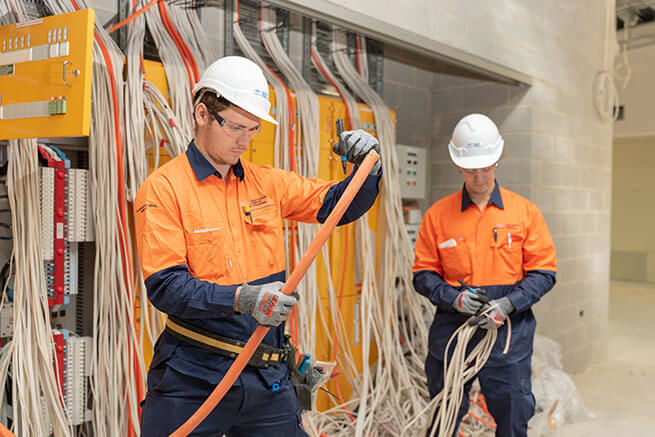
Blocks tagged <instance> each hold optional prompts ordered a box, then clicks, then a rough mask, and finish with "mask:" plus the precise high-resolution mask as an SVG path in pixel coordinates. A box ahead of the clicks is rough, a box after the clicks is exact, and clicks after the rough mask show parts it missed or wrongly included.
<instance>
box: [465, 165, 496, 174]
mask: <svg viewBox="0 0 655 437" xmlns="http://www.w3.org/2000/svg"><path fill="white" fill-rule="evenodd" d="M496 167H498V163H495V164H493V165H490V166H489V167H485V168H461V167H460V171H461V172H462V173H466V174H480V173H484V174H487V173H489V172H490V171H492V170H494V169H495V168H496Z"/></svg>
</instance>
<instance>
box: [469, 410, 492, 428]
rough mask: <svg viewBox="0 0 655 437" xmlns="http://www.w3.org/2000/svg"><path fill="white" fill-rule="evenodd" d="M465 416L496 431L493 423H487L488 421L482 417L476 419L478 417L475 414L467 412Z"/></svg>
mask: <svg viewBox="0 0 655 437" xmlns="http://www.w3.org/2000/svg"><path fill="white" fill-rule="evenodd" d="M467 414H468V415H469V416H471V417H472V418H474V419H475V420H479V421H480V422H482V423H484V424H486V425H489V426H490V427H492V428H493V429H496V424H495V423H491V422H489V421H488V420H485V419H483V418H482V417H478V416H476V415H475V414H473V413H472V412H470V411H469V412H468V413H467Z"/></svg>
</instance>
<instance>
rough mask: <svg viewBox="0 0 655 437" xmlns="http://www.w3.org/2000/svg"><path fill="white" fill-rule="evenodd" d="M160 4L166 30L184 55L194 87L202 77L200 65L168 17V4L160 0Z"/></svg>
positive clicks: (185, 64)
mask: <svg viewBox="0 0 655 437" xmlns="http://www.w3.org/2000/svg"><path fill="white" fill-rule="evenodd" d="M158 6H159V13H160V15H161V18H162V21H163V23H164V27H165V28H166V31H167V32H168V34H169V35H170V36H171V38H172V39H173V42H174V43H175V45H176V46H177V50H178V51H179V52H180V55H181V56H182V61H184V66H185V68H186V70H187V75H188V76H189V82H191V84H192V85H191V88H193V85H194V84H195V83H196V82H198V79H199V77H200V74H199V73H198V66H197V65H196V63H195V60H194V59H193V56H191V53H190V52H189V48H188V47H187V46H186V44H185V43H184V41H183V40H182V37H180V34H179V33H177V30H176V29H175V27H174V26H173V23H171V20H170V18H169V17H168V11H167V10H166V4H165V3H164V2H163V1H161V0H160V1H159V3H158Z"/></svg>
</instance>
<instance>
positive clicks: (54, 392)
mask: <svg viewBox="0 0 655 437" xmlns="http://www.w3.org/2000/svg"><path fill="white" fill-rule="evenodd" d="M37 153H38V152H37V145H36V140H20V141H16V140H10V141H9V166H8V172H7V191H8V195H9V204H10V209H11V216H12V237H13V244H14V245H13V259H14V262H15V276H14V289H13V290H14V336H13V341H12V342H11V343H10V344H9V345H7V346H5V347H6V348H8V350H7V355H5V357H10V359H11V372H12V392H13V400H12V403H13V421H14V423H13V427H12V429H13V431H14V432H15V433H16V434H17V435H37V436H38V435H49V434H50V432H51V431H54V433H55V434H56V435H58V436H60V435H61V436H70V435H71V434H72V431H71V428H70V427H69V426H68V424H67V419H66V412H65V411H64V406H63V404H62V402H61V400H60V399H61V396H62V393H61V391H60V388H59V387H58V384H57V382H56V381H57V377H56V376H55V368H56V367H57V360H55V359H54V356H55V354H54V350H55V349H54V342H53V338H52V331H51V328H50V316H49V315H50V310H49V308H48V298H47V294H46V286H45V278H44V273H43V261H42V249H41V238H40V237H39V235H40V234H41V223H40V217H41V213H40V207H39V168H38V158H37ZM3 349H4V348H3ZM7 359H9V358H6V359H5V360H3V362H2V365H0V368H1V369H2V380H3V381H6V377H7V373H6V372H7V371H8V368H9V367H8V366H9V363H8V361H6V360H7ZM53 361H54V362H55V368H53ZM3 386H4V385H3ZM2 392H3V393H2V394H1V395H0V396H4V390H2ZM0 403H2V402H1V399H0Z"/></svg>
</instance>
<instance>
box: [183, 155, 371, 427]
mask: <svg viewBox="0 0 655 437" xmlns="http://www.w3.org/2000/svg"><path fill="white" fill-rule="evenodd" d="M379 158H380V157H379V155H378V154H377V153H375V151H371V152H369V153H368V155H366V158H365V159H364V162H362V165H361V166H360V167H359V169H357V172H356V173H355V175H354V176H353V178H352V180H351V181H350V183H349V184H348V186H347V187H346V190H345V191H344V193H343V194H342V195H341V198H340V199H339V201H338V202H337V204H336V206H335V207H334V209H333V210H332V212H331V213H330V215H329V216H328V218H327V219H326V220H325V223H324V224H323V226H322V227H321V229H320V230H319V231H318V233H317V234H316V237H314V240H312V242H311V244H310V245H309V247H308V248H307V251H306V252H305V254H304V255H303V257H302V258H301V259H300V262H298V265H297V266H296V268H295V269H294V270H293V272H291V275H289V279H288V280H287V282H285V284H284V286H283V287H282V290H281V291H282V292H283V293H285V294H287V295H290V294H291V293H293V291H294V290H295V289H296V286H297V285H298V283H299V282H300V280H301V279H302V277H303V275H304V274H305V273H306V272H307V270H308V269H309V267H310V266H311V264H312V262H313V261H314V259H315V258H316V256H317V255H318V253H319V252H320V250H321V247H322V246H323V245H324V244H325V242H326V241H327V239H328V238H329V237H330V234H331V233H332V231H334V228H335V227H336V225H337V223H339V220H341V217H343V215H344V213H345V212H346V209H347V208H348V206H350V204H351V202H352V201H353V199H354V197H355V195H356V194H357V192H358V191H359V189H360V188H361V186H362V185H363V184H364V181H365V180H366V178H367V176H368V174H369V173H370V172H371V169H372V168H373V165H374V164H375V162H376V161H377V160H378V159H379ZM268 330H269V328H268V327H266V326H261V325H260V326H258V327H257V329H255V332H254V333H253V334H252V336H251V337H250V339H249V340H248V342H247V343H246V345H245V346H244V348H243V351H242V352H241V353H240V354H239V355H238V356H237V357H236V359H235V360H234V363H232V366H230V368H229V370H228V371H227V373H226V374H225V376H224V377H223V379H222V380H221V382H220V383H219V384H218V386H217V387H216V388H215V389H214V391H213V392H212V394H211V395H209V397H208V398H207V400H206V401H205V402H204V403H203V404H202V405H201V406H200V408H199V409H198V411H196V412H195V413H194V414H193V416H191V418H189V420H187V421H186V423H184V424H183V425H182V426H180V427H179V428H178V429H177V430H176V431H175V432H173V433H172V434H171V435H170V437H182V436H184V437H186V436H187V435H189V433H191V431H193V430H194V429H195V428H196V427H197V426H198V425H199V424H200V422H202V421H203V420H204V419H205V418H206V417H207V416H208V415H209V413H211V412H212V410H213V409H214V408H215V407H216V405H218V403H219V402H220V401H221V399H223V397H224V396H225V394H226V393H227V391H228V390H229V389H230V387H232V384H234V381H236V379H237V378H238V377H239V374H241V372H242V371H243V368H244V367H245V366H246V364H247V363H248V360H250V357H252V354H253V353H254V352H255V349H256V348H257V346H259V344H260V343H261V341H262V340H263V339H264V336H266V333H267V332H268Z"/></svg>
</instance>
